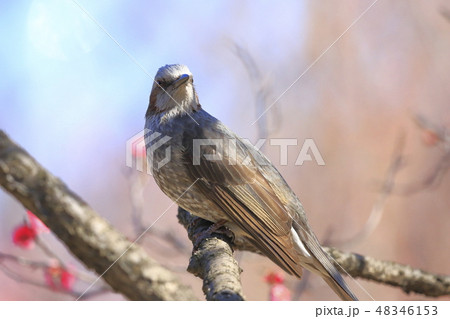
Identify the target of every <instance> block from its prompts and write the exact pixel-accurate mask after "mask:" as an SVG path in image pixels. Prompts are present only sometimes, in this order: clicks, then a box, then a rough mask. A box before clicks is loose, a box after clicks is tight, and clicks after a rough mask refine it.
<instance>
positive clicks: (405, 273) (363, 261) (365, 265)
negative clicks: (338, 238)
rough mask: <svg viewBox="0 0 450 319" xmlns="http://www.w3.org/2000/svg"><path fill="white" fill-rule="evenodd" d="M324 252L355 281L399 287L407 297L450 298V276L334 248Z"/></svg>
mask: <svg viewBox="0 0 450 319" xmlns="http://www.w3.org/2000/svg"><path fill="white" fill-rule="evenodd" d="M325 250H326V251H327V252H328V253H329V254H330V255H331V256H332V257H333V258H334V259H335V260H336V262H337V263H338V264H339V265H341V266H342V267H343V268H344V269H345V271H346V272H348V273H349V274H350V275H351V276H353V277H360V278H364V279H368V280H372V281H376V282H379V283H383V284H386V285H390V286H394V287H399V288H401V289H402V290H403V291H405V292H406V293H410V292H415V293H418V294H422V295H425V296H430V297H438V296H444V295H450V276H444V275H436V274H431V273H429V272H426V271H423V270H420V269H415V268H412V267H411V266H408V265H402V264H399V263H395V262H392V261H383V260H377V259H375V258H372V257H370V256H362V255H359V254H355V253H347V252H343V251H339V250H337V249H335V248H325ZM339 270H341V269H339Z"/></svg>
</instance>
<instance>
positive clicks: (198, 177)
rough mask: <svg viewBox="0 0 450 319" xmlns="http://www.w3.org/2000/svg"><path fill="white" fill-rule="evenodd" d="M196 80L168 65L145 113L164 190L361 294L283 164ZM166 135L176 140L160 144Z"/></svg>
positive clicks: (265, 248) (285, 260) (298, 272)
mask: <svg viewBox="0 0 450 319" xmlns="http://www.w3.org/2000/svg"><path fill="white" fill-rule="evenodd" d="M193 82H194V80H193V76H192V74H191V72H190V71H189V69H188V68H187V67H186V66H184V65H179V64H174V65H166V66H163V67H161V68H160V69H159V70H158V72H157V74H156V77H155V81H154V84H153V88H152V92H151V94H150V102H149V106H148V109H147V113H146V115H145V117H146V122H145V128H146V131H147V134H146V148H147V154H148V156H149V157H150V160H149V165H150V166H151V170H152V173H153V176H154V178H155V180H156V183H157V184H158V186H159V187H160V188H161V190H162V191H163V192H164V193H165V194H166V195H167V196H169V197H170V198H171V199H172V200H174V201H175V202H176V203H177V204H178V205H179V206H181V207H182V208H184V209H185V210H187V211H189V212H191V213H192V214H194V215H196V216H198V217H201V218H203V219H206V220H209V221H211V222H213V223H218V224H221V225H222V224H224V225H225V226H226V227H227V228H228V229H230V230H231V231H232V232H233V234H234V236H235V237H236V238H237V237H241V236H243V237H244V238H245V239H246V240H248V241H249V242H251V243H252V244H253V245H254V246H255V247H256V248H258V249H259V250H260V251H261V252H262V253H263V254H264V255H266V256H267V257H269V258H270V259H271V260H272V261H273V262H275V263H276V264H277V265H278V266H280V267H281V268H282V269H284V270H285V271H286V272H288V273H290V274H292V275H295V276H296V277H298V278H300V277H301V276H302V268H303V267H304V268H306V269H308V270H310V271H312V272H313V273H315V274H318V275H319V276H321V277H322V278H323V279H324V280H325V282H326V283H327V284H328V285H329V286H330V287H331V288H332V289H333V290H334V292H335V293H336V294H337V295H338V296H339V297H340V298H341V299H343V300H357V298H356V297H355V295H354V294H353V293H352V292H351V291H350V289H349V288H348V286H347V284H346V283H345V281H344V279H343V278H342V276H341V275H340V274H339V272H338V271H337V269H336V268H335V266H334V265H333V263H332V262H331V261H330V257H329V256H328V255H327V254H326V253H325V252H324V251H323V249H322V247H321V245H320V243H319V241H318V240H317V238H316V236H315V235H314V233H313V231H312V230H311V227H310V226H309V224H308V220H307V218H306V214H305V211H304V209H303V206H302V204H301V203H300V200H299V199H298V198H297V196H296V195H295V194H294V192H293V191H292V190H291V188H290V187H289V186H288V184H287V183H286V181H285V180H284V179H283V177H282V176H281V175H280V173H279V172H278V171H277V169H276V168H275V167H274V166H273V164H272V163H271V162H270V161H269V160H268V159H267V158H266V157H265V156H264V155H263V154H262V153H261V152H260V151H259V150H257V149H256V148H255V147H254V146H253V145H252V144H251V143H249V142H247V141H246V140H244V139H241V138H240V137H239V136H237V135H236V134H235V133H233V132H232V131H231V130H230V129H228V128H227V127H226V126H225V125H224V124H222V122H220V121H219V120H218V119H216V118H214V117H213V116H211V115H210V114H209V113H207V112H206V111H204V110H203V109H202V107H201V105H200V103H199V99H198V96H197V93H196V91H195V88H194V84H193ZM155 133H156V135H155ZM155 136H156V137H155ZM158 136H159V137H162V136H164V137H166V140H167V137H169V138H170V140H168V141H167V142H165V143H164V144H162V145H160V144H161V143H159V144H158V142H159V141H160V139H158V138H157V137H158ZM168 155H169V157H170V160H168ZM161 163H163V164H164V165H162V164H161Z"/></svg>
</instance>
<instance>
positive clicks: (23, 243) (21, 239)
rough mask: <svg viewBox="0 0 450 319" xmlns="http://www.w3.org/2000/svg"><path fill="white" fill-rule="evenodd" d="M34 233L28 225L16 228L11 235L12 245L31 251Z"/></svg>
mask: <svg viewBox="0 0 450 319" xmlns="http://www.w3.org/2000/svg"><path fill="white" fill-rule="evenodd" d="M36 235H37V233H36V231H35V230H34V228H32V227H30V226H28V225H20V226H17V227H16V228H15V229H14V231H13V235H12V240H13V243H14V244H15V245H17V246H19V247H21V248H24V249H31V248H33V247H34V240H35V238H36Z"/></svg>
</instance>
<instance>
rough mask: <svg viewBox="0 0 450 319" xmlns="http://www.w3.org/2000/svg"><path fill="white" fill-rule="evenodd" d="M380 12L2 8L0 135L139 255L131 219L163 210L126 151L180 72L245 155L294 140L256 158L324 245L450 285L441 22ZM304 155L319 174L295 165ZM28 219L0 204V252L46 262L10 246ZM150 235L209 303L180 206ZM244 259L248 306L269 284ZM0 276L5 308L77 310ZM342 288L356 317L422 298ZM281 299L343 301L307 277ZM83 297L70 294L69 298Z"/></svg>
mask: <svg viewBox="0 0 450 319" xmlns="http://www.w3.org/2000/svg"><path fill="white" fill-rule="evenodd" d="M372 4H373V1H356V0H342V1H332V0H322V1H312V0H309V1H308V0H303V1H298V0H295V1H294V0H293V1H283V2H276V3H275V2H274V1H258V2H256V1H224V0H220V1H219V0H218V1H133V2H129V1H105V0H98V1H86V0H77V2H75V1H59V0H33V1H2V2H0V39H1V50H0V70H1V75H2V76H1V77H0V128H1V129H2V130H4V131H5V132H6V133H7V134H8V135H9V136H10V137H11V138H12V139H13V140H15V141H16V142H17V143H19V144H20V145H22V146H23V147H24V148H25V149H26V150H28V152H29V153H30V154H31V155H32V156H34V157H35V158H36V159H37V160H38V161H39V162H40V163H41V164H42V165H43V166H44V167H46V168H47V169H49V170H50V171H51V172H52V173H53V174H55V175H56V176H58V177H60V178H61V179H62V180H63V181H65V183H67V184H68V185H69V187H70V188H71V189H72V190H74V191H75V192H76V193H78V194H79V195H80V196H81V197H82V198H84V199H85V200H86V201H87V202H88V203H89V204H90V205H91V206H92V207H93V208H94V209H96V210H97V211H98V212H99V213H100V214H101V215H102V216H103V217H105V218H106V219H107V220H108V221H109V222H110V223H112V224H113V225H114V226H115V227H117V229H119V230H120V231H121V232H123V233H124V234H126V235H127V236H128V237H129V238H135V237H136V220H138V221H139V223H140V224H141V226H143V227H147V226H148V225H150V224H151V223H152V222H153V221H154V220H156V219H157V218H158V217H159V216H160V215H161V214H162V213H163V212H164V211H165V210H166V209H167V207H169V206H170V204H171V201H170V200H169V199H168V198H167V197H166V196H165V195H164V194H163V193H162V192H161V191H160V190H159V189H158V188H157V186H156V184H155V182H154V181H153V179H152V177H151V176H148V175H146V174H144V173H141V172H138V171H136V170H135V169H133V168H129V167H127V166H126V165H125V155H126V154H125V145H126V142H127V140H128V139H130V138H131V137H133V136H134V135H135V134H137V133H139V132H140V131H141V130H142V129H143V125H144V114H145V111H146V108H147V104H148V96H149V93H150V89H151V87H152V76H154V74H155V73H156V71H157V69H158V68H159V67H161V66H162V65H165V64H172V63H182V64H186V65H188V66H189V68H190V70H191V71H192V73H193V74H194V77H195V83H196V89H197V92H198V94H199V97H200V102H201V104H202V106H203V108H204V109H205V110H207V111H208V112H210V113H211V114H213V115H214V116H216V117H218V118H219V119H221V120H222V121H223V122H224V123H225V124H226V125H228V126H229V127H230V128H231V129H233V130H234V131H235V132H236V133H238V134H239V135H241V136H242V137H246V138H248V139H250V141H252V142H256V141H257V140H258V139H259V138H296V139H298V141H299V143H298V145H297V146H290V147H289V153H288V165H281V164H280V153H279V147H278V146H271V145H270V144H269V143H266V145H265V146H264V152H265V153H266V154H267V156H268V157H269V158H270V159H271V160H272V161H273V162H274V164H275V165H276V166H277V167H278V168H279V170H280V172H281V173H282V174H283V176H284V177H285V179H286V180H287V182H288V183H289V184H290V186H291V187H292V188H293V190H294V191H295V192H296V193H297V195H298V196H299V198H300V199H301V200H302V202H303V204H304V206H305V209H306V211H307V213H308V217H309V221H310V223H311V225H312V227H313V229H314V230H315V232H316V234H317V236H318V237H319V239H320V240H321V241H322V242H325V243H327V244H328V245H334V246H336V247H339V248H342V249H344V250H348V251H354V252H358V253H360V254H363V255H368V256H372V257H375V258H378V259H382V260H392V261H395V262H399V263H403V264H409V265H411V266H413V267H416V268H420V269H423V270H426V271H429V272H432V273H440V274H448V273H449V269H450V267H449V266H450V255H449V247H450V240H449V236H448V232H449V230H450V218H449V211H448V207H449V203H450V197H449V196H448V193H449V190H450V180H449V177H448V176H447V175H445V173H446V166H447V165H448V163H449V158H450V156H449V154H448V150H449V147H448V146H449V143H448V140H447V139H446V138H447V134H446V127H448V126H449V125H450V114H449V103H450V89H449V84H450V59H449V58H448V57H449V53H450V14H449V13H448V12H450V5H449V4H448V3H446V1H443V0H441V1H439V0H435V1H434V0H433V1H408V0H398V1H378V2H376V3H375V4H374V5H373V6H371V5H372ZM370 6H371V7H370ZM369 7H370V9H368V8H369ZM82 8H83V9H82ZM367 9H368V10H367ZM366 10H367V11H366ZM363 13H364V14H363ZM361 14H363V15H362V16H361ZM89 15H90V16H89ZM91 17H92V18H93V19H94V20H95V21H93V19H92V18H91ZM355 21H356V22H355ZM349 27H350V28H349ZM336 40H338V41H336ZM333 43H334V45H332V44H333ZM331 45H332V46H331ZM330 46H331V47H330ZM124 51H126V52H127V53H125V52H124ZM305 71H307V72H306V73H305ZM302 74H303V75H302ZM301 75H302V76H301ZM300 76H301V77H300ZM299 77H300V78H299ZM296 80H297V81H296ZM294 81H296V82H295V84H294V85H293V86H292V87H291V88H290V89H289V90H288V91H287V92H286V93H285V94H283V95H282V93H283V92H284V91H285V90H286V89H287V88H288V87H289V86H290V85H291V84H292V83H293V82H294ZM281 95H282V96H281ZM280 96H281V97H280ZM278 98H279V99H278ZM277 99H278V100H277ZM275 101H276V103H274V102H275ZM268 107H270V109H269V110H268V111H267V112H266V113H265V114H264V115H263V116H262V117H261V118H260V119H259V120H258V121H257V122H256V123H255V124H254V125H252V123H254V121H255V120H256V119H257V118H258V117H259V116H260V115H261V114H262V112H263V111H264V110H265V109H267V108H268ZM306 138H312V139H313V140H314V142H315V144H316V145H317V147H318V149H319V150H320V153H321V155H322V157H323V159H324V161H325V165H324V166H319V165H317V163H316V161H308V162H305V163H304V164H303V165H302V166H296V165H295V161H296V159H297V156H298V154H299V152H300V149H301V146H302V144H303V141H304V140H305V139H306ZM400 158H401V159H402V163H403V165H400V166H399V165H397V164H396V160H398V159H400ZM24 218H26V211H25V209H24V208H23V207H22V206H21V205H20V204H19V203H18V202H17V201H15V200H14V199H13V198H11V197H10V196H9V195H8V194H6V193H5V192H3V191H1V192H0V252H2V253H7V254H11V255H15V256H21V257H23V258H26V259H29V260H35V261H36V260H37V261H48V260H49V257H48V256H47V255H46V254H45V253H44V252H43V251H42V250H41V249H39V248H35V249H32V250H23V249H20V247H17V246H16V245H14V244H13V242H12V240H11V236H12V232H13V230H14V228H15V227H16V226H17V225H19V224H21V223H22V222H23V220H24ZM133 221H134V222H133ZM154 228H155V229H154V230H153V232H152V233H151V234H149V235H148V236H146V237H145V239H144V240H143V241H142V242H141V244H142V245H143V246H145V247H146V249H147V251H148V253H149V254H150V255H151V256H152V257H153V258H155V259H157V260H158V261H160V262H161V263H162V264H164V265H166V266H168V267H169V268H170V269H172V270H173V271H175V272H177V274H178V276H179V277H180V278H181V279H182V280H183V282H185V283H186V284H189V285H192V286H193V287H194V289H195V290H196V291H197V293H198V296H199V298H202V292H201V281H200V280H199V279H197V278H194V277H193V276H192V275H191V274H188V273H186V271H185V268H186V266H187V263H188V258H189V253H190V249H191V246H190V242H189V241H188V239H187V236H186V235H185V231H184V230H183V229H182V227H181V226H180V225H178V223H177V219H176V207H175V206H172V207H171V208H170V209H169V211H168V212H167V214H165V215H164V216H163V217H162V218H161V219H160V220H159V221H158V222H157V224H156V225H155V226H154ZM42 237H43V240H45V242H46V243H47V245H48V246H49V247H51V249H52V250H53V251H54V252H56V253H57V255H58V256H59V257H60V258H61V259H63V260H65V261H66V262H67V263H68V264H70V265H71V267H73V268H75V269H79V270H80V271H84V272H86V273H87V272H88V271H87V270H84V269H83V266H82V265H81V264H80V263H78V262H77V261H76V260H75V259H74V258H73V257H72V256H71V255H70V253H69V252H67V251H66V250H65V248H64V247H63V245H62V244H61V243H60V242H59V241H58V239H56V238H55V237H54V236H52V235H51V234H44V235H42ZM183 245H184V246H183ZM237 258H238V259H239V261H240V266H241V268H242V269H243V273H242V281H243V287H244V292H245V294H246V296H247V298H248V299H250V300H267V299H268V298H269V297H268V296H269V288H270V287H269V285H268V284H267V283H266V282H265V281H264V276H266V275H267V274H268V273H269V272H272V271H275V272H278V271H279V270H278V269H277V267H276V266H275V265H274V264H273V263H271V262H270V261H269V260H267V259H265V258H263V257H260V256H257V255H254V254H251V253H241V252H238V253H237ZM48 262H50V261H48ZM0 263H1V264H0V265H2V268H0V282H1V283H2V284H1V285H0V300H53V299H56V300H60V299H62V300H65V299H68V300H71V299H73V296H72V295H70V294H67V293H61V292H58V291H52V290H51V289H46V288H45V281H44V276H43V275H42V270H41V269H32V268H30V267H23V266H19V265H17V263H14V262H11V261H3V262H2V261H0ZM3 266H7V267H9V268H8V269H11V268H12V269H14V270H15V271H16V273H18V274H19V275H21V276H22V277H24V278H25V282H20V281H18V278H15V277H13V276H12V275H11V274H10V273H9V272H7V270H5V268H3ZM87 276H88V277H89V276H91V277H92V278H95V276H94V275H93V274H92V275H89V274H87ZM24 278H22V281H23V279H24ZM31 281H37V282H43V283H44V284H43V287H39V285H33V284H31V283H30V282H31ZM347 281H348V282H349V284H350V285H351V286H352V288H353V289H354V291H355V293H356V294H357V295H358V296H359V297H360V298H361V299H362V300H370V299H371V298H370V297H369V295H368V294H367V293H366V292H365V291H367V292H368V293H369V294H370V295H371V296H372V297H373V298H374V299H376V300H425V299H428V298H426V297H423V296H421V295H416V294H411V295H408V294H405V293H403V292H402V291H401V290H400V289H396V288H392V287H388V286H383V285H379V284H375V283H371V282H368V281H364V280H358V283H356V282H355V281H353V280H352V279H350V278H348V279H347ZM285 284H286V286H287V287H288V288H289V289H290V291H291V294H292V296H293V298H294V299H301V300H327V299H330V300H336V297H335V296H334V294H333V292H332V291H331V290H330V289H329V288H328V287H327V286H326V284H324V283H323V282H322V281H321V280H320V278H316V276H306V280H303V281H302V282H299V281H298V280H296V279H295V278H292V277H289V276H286V282H285ZM100 286H101V284H100ZM85 287H87V284H86V283H83V282H81V281H80V280H78V281H77V282H75V284H74V288H73V289H74V290H78V291H82V290H83V288H85ZM361 287H363V288H361ZM364 290H365V291H364ZM92 299H107V300H120V299H122V297H121V296H120V295H117V294H113V293H103V294H100V295H97V296H93V297H92ZM438 299H439V300H450V298H448V297H441V298H438Z"/></svg>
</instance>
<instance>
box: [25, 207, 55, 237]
mask: <svg viewBox="0 0 450 319" xmlns="http://www.w3.org/2000/svg"><path fill="white" fill-rule="evenodd" d="M27 215H28V220H29V221H30V226H31V228H33V229H34V231H35V232H36V234H41V233H49V232H50V229H48V227H47V226H46V225H45V224H44V223H43V222H42V221H41V220H40V219H39V218H37V217H36V215H35V214H33V213H32V212H30V211H29V210H28V211H27Z"/></svg>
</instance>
